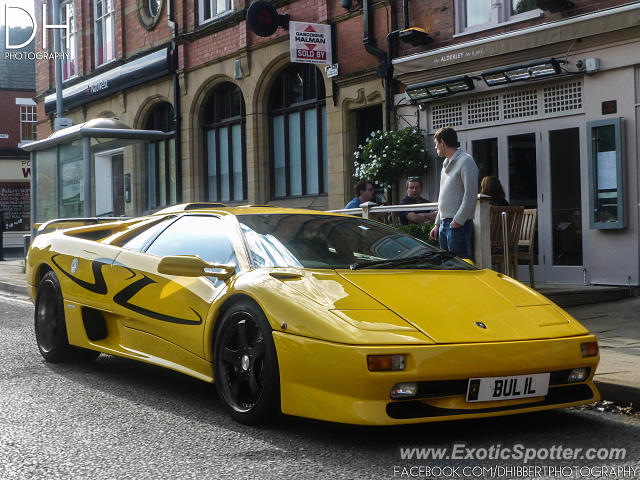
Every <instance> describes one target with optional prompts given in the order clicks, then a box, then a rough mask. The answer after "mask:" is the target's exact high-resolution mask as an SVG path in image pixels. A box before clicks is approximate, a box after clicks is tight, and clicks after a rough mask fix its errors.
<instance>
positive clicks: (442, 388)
mask: <svg viewBox="0 0 640 480" xmlns="http://www.w3.org/2000/svg"><path fill="white" fill-rule="evenodd" d="M571 371H572V369H568V370H555V371H553V372H551V376H550V377H549V386H550V387H553V386H556V385H565V384H567V383H569V382H568V381H567V378H568V377H569V374H570V373H571ZM540 373H542V372H540ZM590 374H591V368H589V373H588V374H587V377H588V376H589V375H590ZM417 383H418V393H417V394H416V396H415V397H414V398H415V399H420V398H436V397H450V396H453V395H466V394H467V384H468V383H469V379H468V378H465V379H463V380H432V381H428V382H417Z"/></svg>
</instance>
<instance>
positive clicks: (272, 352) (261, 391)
mask: <svg viewBox="0 0 640 480" xmlns="http://www.w3.org/2000/svg"><path fill="white" fill-rule="evenodd" d="M218 322H219V323H218V325H217V326H216V334H215V339H214V345H213V349H214V375H215V384H216V390H217V391H218V395H219V396H220V399H221V400H222V402H223V403H224V405H225V407H226V409H227V410H228V411H229V412H230V413H231V415H232V416H233V418H235V419H236V420H237V421H239V422H241V423H245V424H248V425H251V424H258V423H264V422H266V421H268V420H272V419H273V418H274V417H275V416H277V415H278V414H279V413H280V375H279V371H278V359H277V355H276V349H275V344H274V342H273V336H272V330H271V327H270V325H269V322H268V321H267V319H266V317H265V315H264V313H263V312H262V310H261V309H260V308H259V307H258V306H257V305H256V304H255V303H253V302H251V301H248V300H245V301H241V302H238V303H236V304H234V305H232V306H231V307H230V308H229V309H228V310H227V311H226V312H225V313H224V314H223V316H222V318H220V320H218Z"/></svg>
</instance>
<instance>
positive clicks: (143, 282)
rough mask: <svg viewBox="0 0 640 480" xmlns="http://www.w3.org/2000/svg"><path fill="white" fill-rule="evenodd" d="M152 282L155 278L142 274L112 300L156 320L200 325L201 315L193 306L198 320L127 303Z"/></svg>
mask: <svg viewBox="0 0 640 480" xmlns="http://www.w3.org/2000/svg"><path fill="white" fill-rule="evenodd" d="M152 283H156V281H155V280H152V279H150V278H149V277H147V276H146V275H144V274H142V278H141V279H140V280H136V281H135V282H133V283H132V284H131V285H128V286H127V287H125V288H123V289H122V290H120V291H119V292H118V293H116V295H115V296H114V297H113V301H114V302H115V303H117V304H118V305H120V306H121V307H124V308H126V309H127V310H132V311H134V312H136V313H139V314H140V315H145V316H147V317H151V318H155V319H156V320H162V321H163V322H169V323H178V324H180V325H201V324H202V317H201V316H200V315H199V314H198V312H196V311H195V310H194V309H193V308H191V311H192V312H193V313H195V314H196V316H197V317H198V320H185V319H184V318H178V317H172V316H171V315H165V314H163V313H158V312H154V311H153V310H148V309H146V308H143V307H139V306H137V305H133V304H132V303H129V300H130V299H131V298H132V297H133V296H134V295H135V294H136V293H138V292H139V291H140V290H142V289H143V288H144V287H146V286H147V285H151V284H152Z"/></svg>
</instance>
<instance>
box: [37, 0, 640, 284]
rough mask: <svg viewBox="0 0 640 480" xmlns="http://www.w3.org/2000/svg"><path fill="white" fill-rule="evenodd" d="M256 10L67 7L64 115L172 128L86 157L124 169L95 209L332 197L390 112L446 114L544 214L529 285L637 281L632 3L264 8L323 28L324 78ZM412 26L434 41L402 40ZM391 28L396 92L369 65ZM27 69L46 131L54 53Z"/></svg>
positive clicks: (470, 146)
mask: <svg viewBox="0 0 640 480" xmlns="http://www.w3.org/2000/svg"><path fill="white" fill-rule="evenodd" d="M37 3H39V4H40V3H42V2H41V0H40V1H39V2H37ZM250 3H251V2H250V1H248V0H215V1H214V0H208V1H202V2H200V1H191V0H136V1H134V0H68V1H67V2H64V3H63V12H62V14H63V18H65V19H67V21H68V22H69V25H70V28H69V31H68V34H67V35H68V37H69V43H70V45H71V51H70V52H69V53H70V55H69V58H68V60H67V61H66V62H65V65H64V76H65V81H64V90H63V95H64V103H65V111H66V113H65V116H67V117H70V118H71V119H72V120H73V122H74V123H79V122H83V121H86V120H90V119H93V118H96V117H100V116H111V117H118V118H120V120H122V121H124V122H125V123H127V124H129V125H131V126H132V127H134V128H149V129H160V130H164V131H167V132H170V136H169V137H168V138H167V139H166V140H163V141H158V142H155V143H153V144H151V145H150V146H149V147H147V148H143V147H136V148H126V149H123V150H122V151H114V152H111V153H110V155H102V156H100V158H96V175H98V172H99V171H100V172H106V173H108V172H110V173H109V175H111V176H112V177H122V178H124V179H125V181H123V182H119V183H118V182H111V183H108V185H114V186H116V187H109V186H108V185H107V187H108V188H111V189H113V188H117V189H123V188H124V189H125V192H124V195H122V194H118V192H112V194H111V195H107V196H106V197H104V198H107V201H106V203H104V202H103V203H101V204H100V205H96V206H95V208H94V211H95V212H96V213H98V214H100V213H103V212H102V211H103V210H104V212H109V211H110V212H114V213H125V214H131V215H133V214H139V213H142V212H147V211H152V210H155V209H157V208H160V207H162V206H164V205H169V204H171V203H175V202H180V201H192V200H193V201H222V202H224V203H259V204H262V203H270V204H278V205H288V206H300V207H310V208H318V209H326V208H332V209H333V208H341V207H342V206H343V205H344V204H345V203H346V201H347V200H348V199H349V198H351V197H352V192H351V184H352V177H351V173H352V153H353V151H354V149H355V148H356V146H357V145H358V144H359V143H360V142H361V141H362V139H363V138H364V137H365V136H366V135H367V134H368V133H369V132H370V131H371V130H373V129H379V128H383V126H386V125H385V123H386V121H385V108H386V107H387V106H388V107H389V111H390V112H391V113H392V114H391V116H390V122H389V123H390V127H391V128H402V127H404V126H406V125H407V124H410V125H418V126H420V127H421V128H424V129H426V130H427V132H428V133H429V134H431V133H433V132H434V131H435V130H436V129H437V128H438V127H440V126H442V125H446V124H450V125H453V126H455V127H456V128H457V129H458V130H459V131H460V137H461V143H462V146H463V147H464V148H466V150H468V151H469V152H471V153H472V154H473V155H474V157H475V158H476V161H477V162H478V164H479V166H480V168H481V173H482V174H483V175H484V174H495V175H498V176H499V178H500V179H501V181H502V183H503V185H504V187H505V190H506V191H507V196H508V198H509V200H510V201H511V203H512V204H522V205H525V206H526V207H533V208H537V209H538V220H539V221H538V225H539V236H538V247H537V248H538V255H537V257H538V259H537V264H536V276H537V278H538V279H539V280H542V281H548V282H568V283H576V282H579V283H582V282H583V281H585V282H592V283H612V284H624V285H627V284H629V285H638V282H639V277H640V252H639V251H638V244H639V243H640V235H639V230H638V223H639V219H638V216H639V211H638V191H639V189H640V188H639V172H638V168H637V160H636V159H637V148H638V140H639V136H638V127H637V118H638V116H639V114H638V111H639V110H638V105H639V104H640V100H638V99H639V98H640V94H639V93H638V89H639V88H640V87H639V82H640V81H639V80H638V79H639V78H640V73H638V72H639V71H640V70H639V69H638V66H637V65H638V64H639V63H640V58H639V57H640V53H638V52H640V48H638V47H639V45H638V40H637V39H638V38H640V36H639V35H638V34H639V33H640V31H639V29H640V27H638V24H639V22H638V20H639V19H640V2H637V1H633V2H628V1H619V0H618V1H614V0H604V1H601V2H590V1H587V0H574V1H573V2H569V1H566V0H484V1H477V0H434V1H430V2H426V1H419V0H404V1H403V0H386V1H374V0H350V1H349V0H293V1H292V0H274V1H273V2H271V3H272V4H273V5H274V6H275V7H276V8H277V9H278V12H279V13H281V14H289V15H290V19H291V20H292V21H304V22H315V23H329V24H331V25H332V26H333V29H334V35H333V38H334V55H335V58H334V62H336V63H338V66H339V75H338V76H337V77H332V78H328V77H327V75H326V74H325V72H324V70H323V69H321V68H319V67H317V66H312V65H308V64H298V63H295V64H294V63H291V62H290V53H289V32H288V31H287V30H283V29H278V31H277V32H276V33H275V34H273V35H271V36H270V37H259V36H257V35H256V34H255V33H253V31H252V30H251V29H250V28H249V27H248V25H247V22H246V20H245V18H246V11H247V8H248V6H249V5H250ZM67 5H68V6H69V9H68V10H67ZM40 11H41V10H40V8H39V7H36V12H38V13H39V12H40ZM405 27H419V28H422V29H423V30H424V31H426V32H427V33H428V35H429V38H430V40H431V42H430V43H428V44H426V45H425V44H422V45H418V46H411V45H409V44H407V43H405V42H403V41H401V40H400V39H399V38H398V37H399V35H398V34H397V31H398V30H402V29H404V28H405ZM389 32H395V33H393V34H392V35H391V41H390V45H391V52H390V53H391V58H392V59H393V67H394V69H393V74H394V77H395V81H393V82H389V83H388V85H390V86H391V93H392V94H393V96H392V101H393V104H391V102H385V93H386V92H385V82H384V81H383V79H381V77H380V74H381V73H383V72H381V70H383V69H381V68H380V66H381V64H383V65H384V58H385V55H386V54H387V53H386V51H387V34H388V33H389ZM417 35H418V37H422V39H424V35H423V34H422V35H421V34H420V33H419V32H418V34H417ZM363 39H364V40H363ZM36 70H37V93H38V99H39V103H38V119H39V125H38V134H39V138H43V137H45V136H46V135H48V133H49V132H50V128H51V124H52V121H51V118H52V117H51V114H52V113H53V111H54V103H53V100H54V95H53V93H54V89H53V83H54V82H53V62H50V61H46V60H43V61H39V62H38V63H37V67H36ZM405 89H406V95H405ZM600 140H602V143H599V142H600ZM594 142H595V143H594ZM431 143H432V142H431V140H430V139H427V140H426V144H427V146H428V147H430V148H431ZM440 165H441V164H440V163H436V164H435V165H433V167H434V168H429V169H428V172H427V175H426V181H427V182H426V187H427V188H426V191H425V196H426V197H429V198H432V199H435V198H437V194H438V191H437V189H438V178H439V171H440V168H439V167H440ZM105 185H106V184H105ZM127 185H130V187H127ZM107 187H104V188H107ZM96 195H98V192H96ZM101 198H103V197H102V196H101ZM98 206H99V207H100V208H98ZM608 249H614V250H615V251H616V252H618V255H616V256H615V258H610V257H609V256H607V255H603V254H602V252H604V251H607V250H608ZM521 273H522V275H521V278H526V276H527V274H526V272H525V271H523V272H521Z"/></svg>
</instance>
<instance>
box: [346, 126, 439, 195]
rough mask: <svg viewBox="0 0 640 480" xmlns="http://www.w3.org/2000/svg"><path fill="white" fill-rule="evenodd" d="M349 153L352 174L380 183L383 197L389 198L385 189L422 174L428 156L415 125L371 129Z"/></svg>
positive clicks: (422, 134) (422, 137)
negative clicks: (351, 158)
mask: <svg viewBox="0 0 640 480" xmlns="http://www.w3.org/2000/svg"><path fill="white" fill-rule="evenodd" d="M353 156H354V162H353V165H354V173H355V176H356V178H359V179H362V180H369V181H371V182H373V183H375V184H376V185H379V186H381V187H383V188H384V189H385V192H386V193H387V200H391V199H390V198H389V196H388V192H389V190H390V189H391V188H392V186H394V185H397V184H398V182H399V181H400V180H401V179H402V178H404V177H406V176H410V175H423V174H424V173H425V170H426V168H427V164H428V160H429V154H428V153H427V151H426V149H425V148H424V131H423V130H420V129H419V128H417V127H407V128H403V129H402V130H395V131H391V132H383V131H382V130H377V131H373V132H371V135H370V136H369V137H368V138H367V140H366V142H364V143H363V144H362V145H360V146H358V149H357V150H356V152H355V153H354V154H353ZM394 200H395V199H394ZM393 203H397V202H393Z"/></svg>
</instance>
